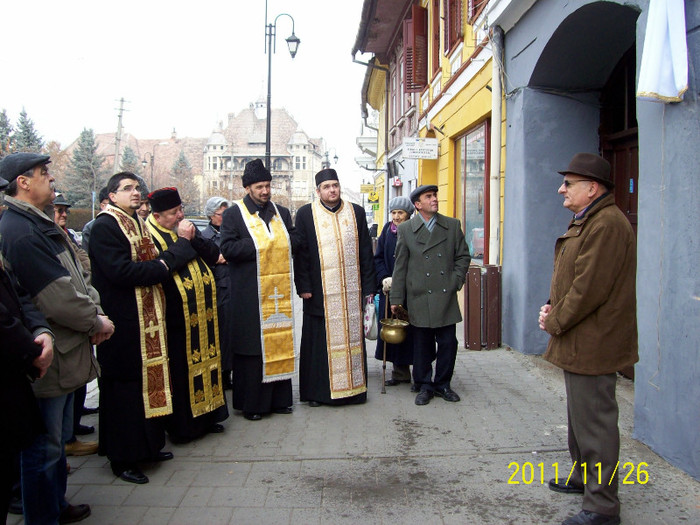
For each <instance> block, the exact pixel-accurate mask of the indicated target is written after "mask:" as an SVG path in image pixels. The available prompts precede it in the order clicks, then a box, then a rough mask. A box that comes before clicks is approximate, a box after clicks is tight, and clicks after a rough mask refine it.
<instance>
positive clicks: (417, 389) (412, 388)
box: [411, 383, 420, 393]
mask: <svg viewBox="0 0 700 525" xmlns="http://www.w3.org/2000/svg"><path fill="white" fill-rule="evenodd" d="M411 392H414V393H415V392H420V387H419V386H418V385H417V384H415V383H413V384H412V385H411Z"/></svg>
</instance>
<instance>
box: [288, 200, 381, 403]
mask: <svg viewBox="0 0 700 525" xmlns="http://www.w3.org/2000/svg"><path fill="white" fill-rule="evenodd" d="M315 205H316V206H318V203H312V204H307V205H305V206H302V207H301V208H299V211H298V212H297V216H296V221H295V226H296V236H297V238H298V242H299V251H298V255H297V256H296V257H295V258H294V281H295V284H296V289H297V293H298V294H300V295H301V294H302V293H311V294H312V295H311V298H309V299H304V324H303V328H302V334H301V348H300V352H299V395H300V399H301V401H317V402H320V403H324V404H332V405H340V404H352V403H363V402H364V401H365V400H366V399H367V393H366V390H365V391H364V392H362V393H358V394H355V395H351V396H347V397H340V398H339V397H333V396H332V395H331V385H330V377H329V364H328V363H329V353H328V345H327V340H328V337H327V336H328V334H327V329H326V311H325V308H326V307H325V302H324V287H323V276H322V265H321V255H320V250H319V241H318V236H317V232H316V225H315V223H314V215H313V209H312V206H315ZM344 206H352V212H353V214H354V217H355V227H356V228H357V232H356V233H357V263H358V264H359V279H360V283H359V285H360V290H358V291H361V295H362V297H364V296H366V295H370V294H373V293H374V291H375V271H374V256H373V253H372V243H371V240H370V237H369V231H368V228H367V220H366V218H365V212H364V210H363V209H362V208H361V207H360V206H358V205H356V204H351V203H348V202H343V201H341V203H340V204H339V205H338V206H337V207H335V208H333V209H330V210H329V211H331V212H333V213H335V214H337V213H340V211H341V209H342V207H344ZM343 273H344V272H343ZM345 278H346V279H348V278H349V277H348V276H347V275H346V276H345ZM345 284H347V282H346V283H345ZM342 286H344V285H342ZM362 297H359V298H354V299H359V300H358V301H355V303H356V304H357V305H358V312H352V315H353V317H355V315H356V314H357V315H359V320H360V322H359V325H357V323H355V324H354V325H352V326H351V328H350V329H351V330H360V331H361V330H362V322H361V321H362V304H363V303H362ZM346 324H347V323H346ZM348 326H350V325H349V324H348ZM337 329H338V330H342V329H343V328H342V327H338V328H337ZM353 335H354V336H355V337H357V335H358V334H353ZM361 341H362V343H361V344H362V367H363V368H364V377H365V387H366V370H367V352H366V350H365V347H364V337H361Z"/></svg>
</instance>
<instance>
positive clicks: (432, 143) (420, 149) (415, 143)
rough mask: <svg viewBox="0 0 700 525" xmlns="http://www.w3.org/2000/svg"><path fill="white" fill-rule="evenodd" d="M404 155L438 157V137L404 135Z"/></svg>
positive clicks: (410, 157) (406, 156) (407, 156)
mask: <svg viewBox="0 0 700 525" xmlns="http://www.w3.org/2000/svg"><path fill="white" fill-rule="evenodd" d="M403 157H404V158H405V159H437V158H438V139H431V138H420V137H404V139H403Z"/></svg>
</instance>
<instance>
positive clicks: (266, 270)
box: [221, 159, 296, 421]
mask: <svg viewBox="0 0 700 525" xmlns="http://www.w3.org/2000/svg"><path fill="white" fill-rule="evenodd" d="M271 180H272V176H271V175H270V172H269V171H268V169H267V168H265V166H264V165H263V163H262V161H261V160H260V159H255V160H253V161H251V162H249V163H248V164H246V166H245V170H244V172H243V177H242V183H243V187H244V188H245V191H246V196H245V197H244V198H243V200H240V201H236V202H234V203H233V205H232V206H231V207H230V208H229V209H228V210H226V212H225V213H224V217H223V223H222V225H221V253H222V255H223V256H224V258H225V259H226V261H228V268H229V272H230V274H229V275H230V279H231V293H232V295H233V296H234V297H235V300H233V301H232V302H231V317H230V325H229V326H228V327H227V330H228V331H229V335H230V339H231V341H232V345H233V348H232V350H233V408H235V409H237V410H241V411H242V412H243V416H244V417H245V418H246V419H248V420H250V421H259V420H260V419H262V417H263V415H265V414H269V413H270V412H274V413H276V414H291V413H292V404H293V402H292V379H291V378H292V377H293V376H294V375H295V374H296V366H295V364H296V363H295V354H294V316H293V304H292V250H293V246H292V242H291V241H290V237H291V238H292V239H293V238H294V227H293V225H292V217H291V214H290V213H289V210H288V209H287V208H285V207H284V206H280V205H279V204H275V203H274V202H272V201H271V200H270V197H271V191H270V182H271Z"/></svg>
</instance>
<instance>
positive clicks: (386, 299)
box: [380, 292, 389, 394]
mask: <svg viewBox="0 0 700 525" xmlns="http://www.w3.org/2000/svg"><path fill="white" fill-rule="evenodd" d="M388 318H389V294H388V293H387V292H384V319H388ZM380 336H381V333H380ZM382 343H384V356H383V357H382V394H386V345H387V344H388V343H387V342H386V341H384V339H382Z"/></svg>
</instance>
